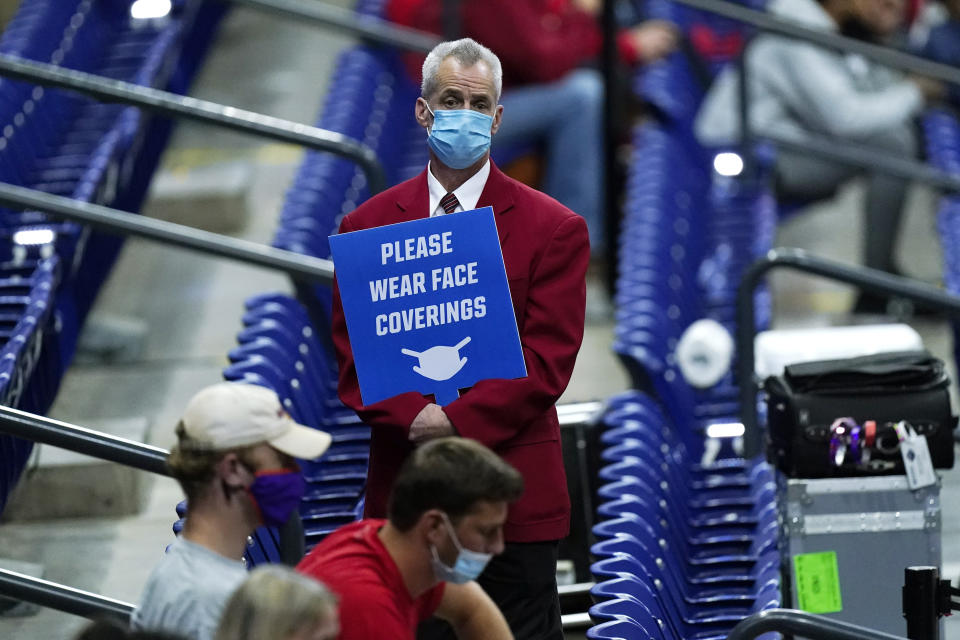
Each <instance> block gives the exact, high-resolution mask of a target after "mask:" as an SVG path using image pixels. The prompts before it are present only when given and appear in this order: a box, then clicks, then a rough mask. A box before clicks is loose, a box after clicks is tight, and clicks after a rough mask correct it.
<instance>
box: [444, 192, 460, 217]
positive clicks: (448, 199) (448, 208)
mask: <svg viewBox="0 0 960 640" xmlns="http://www.w3.org/2000/svg"><path fill="white" fill-rule="evenodd" d="M440 206H441V207H443V211H444V213H453V212H454V210H455V209H456V208H457V207H458V206H460V201H459V200H457V196H455V195H453V191H451V192H450V193H448V194H447V195H445V196H443V197H442V198H440Z"/></svg>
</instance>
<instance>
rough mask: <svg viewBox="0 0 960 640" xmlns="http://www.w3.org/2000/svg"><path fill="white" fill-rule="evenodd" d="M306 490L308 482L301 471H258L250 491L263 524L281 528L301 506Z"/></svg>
mask: <svg viewBox="0 0 960 640" xmlns="http://www.w3.org/2000/svg"><path fill="white" fill-rule="evenodd" d="M306 489H307V481H306V480H304V478H303V474H302V473H300V471H292V470H290V469H277V470H275V471H258V472H257V473H256V474H255V478H254V480H253V484H252V485H250V489H249V491H250V495H251V496H252V497H253V502H254V504H256V505H257V509H259V511H260V519H261V520H263V524H265V525H267V526H268V527H279V526H280V525H282V524H284V523H286V521H287V520H288V519H289V518H290V514H291V513H293V512H294V510H295V509H296V508H297V507H298V506H300V500H301V498H303V494H304V492H305V491H306Z"/></svg>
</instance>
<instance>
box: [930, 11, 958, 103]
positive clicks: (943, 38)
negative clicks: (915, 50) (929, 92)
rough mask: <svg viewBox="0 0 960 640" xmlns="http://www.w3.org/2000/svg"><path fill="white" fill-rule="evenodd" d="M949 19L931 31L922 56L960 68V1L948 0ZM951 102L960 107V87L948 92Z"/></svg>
mask: <svg viewBox="0 0 960 640" xmlns="http://www.w3.org/2000/svg"><path fill="white" fill-rule="evenodd" d="M944 4H945V5H946V7H947V19H946V21H944V22H943V23H942V24H939V25H936V26H934V27H932V28H931V29H930V34H929V35H928V36H927V41H926V44H924V46H923V48H922V49H921V50H920V55H922V56H924V57H926V58H930V59H931V60H936V61H937V62H942V63H943V64H949V65H952V66H954V67H960V0H946V2H945V3H944ZM947 92H948V96H949V98H950V102H951V103H953V105H954V106H956V107H960V86H957V85H950V87H949V88H948V90H947Z"/></svg>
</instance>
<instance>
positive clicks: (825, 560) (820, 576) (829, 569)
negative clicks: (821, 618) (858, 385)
mask: <svg viewBox="0 0 960 640" xmlns="http://www.w3.org/2000/svg"><path fill="white" fill-rule="evenodd" d="M793 575H794V581H795V583H796V586H797V604H798V606H799V608H800V609H802V610H803V611H808V612H810V613H836V612H837V611H842V610H843V602H842V601H841V599H840V573H839V572H838V571H837V552H836V551H823V552H820V553H803V554H799V555H796V556H793Z"/></svg>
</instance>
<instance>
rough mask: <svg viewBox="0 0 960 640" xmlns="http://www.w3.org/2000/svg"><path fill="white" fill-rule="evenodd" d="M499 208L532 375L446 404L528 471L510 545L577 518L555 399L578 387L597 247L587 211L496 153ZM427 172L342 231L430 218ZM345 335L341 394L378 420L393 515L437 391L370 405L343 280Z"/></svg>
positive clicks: (382, 475) (336, 294)
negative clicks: (393, 494) (556, 196)
mask: <svg viewBox="0 0 960 640" xmlns="http://www.w3.org/2000/svg"><path fill="white" fill-rule="evenodd" d="M488 205H489V206H492V207H493V210H494V213H495V219H496V221H497V231H498V234H499V236H500V245H501V248H502V250H503V260H504V263H505V265H506V269H507V278H508V280H509V281H510V295H511V297H512V298H513V308H514V311H515V312H516V316H517V326H518V327H519V329H520V342H521V344H522V345H523V355H524V360H525V361H526V365H527V374H528V375H527V377H526V378H521V379H518V380H502V379H497V380H483V381H481V382H478V383H477V384H476V385H474V386H473V387H472V388H471V389H470V390H469V391H467V392H466V393H464V394H463V395H462V396H461V397H460V398H459V399H458V400H455V401H454V402H452V403H450V404H448V405H447V406H445V407H444V411H445V412H446V414H447V416H448V417H449V418H450V421H451V422H452V423H453V426H454V427H455V428H456V430H457V432H458V433H459V434H460V435H461V436H463V437H466V438H473V439H474V440H477V441H479V442H481V443H483V444H485V445H486V446H488V447H490V448H491V449H493V450H494V451H496V452H497V453H498V454H499V455H500V456H502V457H503V458H504V459H505V460H506V461H507V462H509V463H510V464H512V465H513V466H515V467H516V468H517V469H518V470H519V471H520V472H521V473H522V474H523V477H524V481H525V484H526V489H525V491H524V493H523V497H522V498H521V499H520V500H519V501H518V502H517V503H516V504H514V505H512V506H511V508H510V513H509V515H508V518H507V525H506V527H505V530H504V535H505V538H506V539H507V541H509V542H536V541H544V540H558V539H560V538H563V537H564V536H566V535H567V533H568V530H569V526H570V498H569V496H568V495H567V483H566V475H565V473H564V470H563V457H562V454H561V450H560V426H559V423H558V422H557V411H556V409H555V408H554V404H555V403H556V401H557V399H558V398H559V397H560V394H561V393H563V390H564V389H565V388H566V387H567V383H568V382H569V381H570V374H571V373H572V372H573V364H574V361H575V360H576V357H577V351H579V349H580V343H581V341H582V340H583V314H584V304H585V298H586V285H585V282H584V278H585V275H586V269H587V263H588V261H589V258H590V245H589V240H588V236H587V226H586V224H585V223H584V221H583V218H581V217H580V216H578V215H577V214H575V213H573V212H572V211H570V210H569V209H567V208H566V207H564V206H563V205H561V204H560V203H558V202H557V201H556V200H553V199H552V198H550V197H549V196H546V195H544V194H542V193H540V192H539V191H536V190H534V189H531V188H530V187H527V186H525V185H523V184H521V183H519V182H517V181H516V180H513V179H511V178H508V177H507V176H505V175H504V174H503V173H502V172H501V171H500V170H499V169H497V167H496V166H494V165H493V163H492V162H491V166H490V177H489V178H488V179H487V184H486V185H485V187H484V189H483V193H482V194H481V195H480V201H479V202H478V203H477V207H485V206H488ZM429 206H430V205H429V195H428V193H427V172H426V170H424V172H423V173H421V174H420V175H419V176H417V177H416V178H413V179H411V180H408V181H406V182H404V183H402V184H399V185H397V186H395V187H393V188H391V189H389V190H387V191H384V192H382V193H380V194H378V195H376V196H374V197H373V198H371V199H370V200H368V201H367V202H365V203H364V204H362V205H360V206H359V207H357V209H356V210H355V211H353V212H352V213H350V214H349V215H348V216H347V217H345V218H344V219H343V222H342V223H341V224H340V233H347V232H350V231H357V230H360V229H368V228H371V227H377V226H381V225H385V224H391V223H395V222H405V221H407V220H415V219H417V218H425V217H427V215H428V211H427V209H428V208H429ZM333 342H334V345H335V346H336V351H337V359H338V361H339V364H340V383H339V393H340V399H341V400H343V402H344V404H346V405H347V406H348V407H351V408H352V409H354V410H355V411H356V412H357V414H358V415H359V416H360V418H361V419H362V420H363V421H364V422H366V423H367V424H369V425H370V426H371V427H372V435H371V442H370V470H369V473H368V478H367V497H366V512H365V516H366V517H373V518H378V517H385V516H386V510H387V499H388V497H389V493H390V487H391V485H392V484H393V479H394V477H396V474H397V471H398V470H399V468H400V465H401V464H402V463H403V461H404V459H405V458H406V457H407V455H408V454H409V453H410V452H411V451H412V450H413V445H412V444H411V443H410V442H409V440H407V434H408V432H409V429H410V423H411V422H413V419H414V418H415V417H416V416H417V414H418V413H420V410H421V409H423V407H424V406H426V405H427V404H428V403H429V402H430V400H429V399H428V398H426V397H424V396H422V395H421V394H419V393H417V392H408V393H403V394H400V395H398V396H394V397H393V398H389V399H387V400H383V401H381V402H377V403H375V404H372V405H369V406H364V405H363V403H362V401H361V399H360V389H359V386H358V384H357V372H356V368H355V367H354V362H353V353H352V352H351V350H350V341H349V338H348V335H347V326H346V322H345V321H344V317H343V308H342V306H341V302H340V291H339V289H338V287H337V284H336V282H334V286H333Z"/></svg>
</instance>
